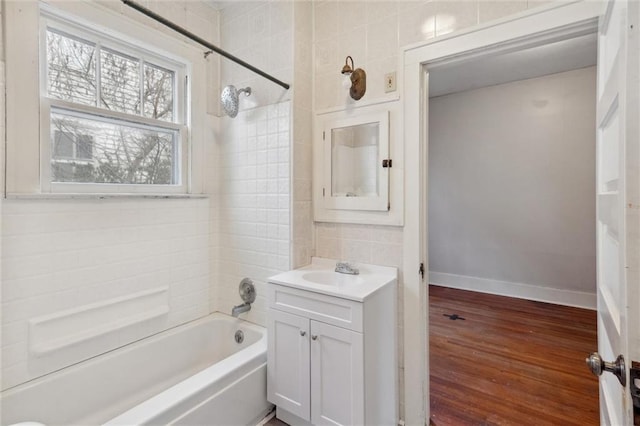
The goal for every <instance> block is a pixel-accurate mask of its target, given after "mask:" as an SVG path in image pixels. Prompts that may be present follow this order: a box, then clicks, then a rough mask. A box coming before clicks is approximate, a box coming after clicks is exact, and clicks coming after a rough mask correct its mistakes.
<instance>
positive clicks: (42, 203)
mask: <svg viewBox="0 0 640 426" xmlns="http://www.w3.org/2000/svg"><path fill="white" fill-rule="evenodd" d="M209 280H210V271H209V200H208V199H189V200H127V201H123V200H117V199H108V200H83V201H80V200H55V201H54V200H5V201H4V203H3V211H2V305H1V306H2V314H1V316H2V389H6V388H8V387H11V386H15V385H17V384H19V383H22V382H24V381H26V380H30V379H32V378H34V376H33V372H32V371H31V370H32V369H30V368H29V365H28V359H29V353H28V346H27V339H28V333H27V327H28V321H29V320H30V319H32V318H34V317H41V316H43V315H47V314H53V313H56V312H60V311H63V310H67V309H72V308H78V307H83V306H85V305H89V304H91V303H96V302H101V301H106V300H109V299H112V298H116V297H120V296H124V295H128V294H132V293H136V292H139V291H143V290H148V289H155V288H160V287H165V286H166V287H169V306H170V312H169V314H168V315H167V318H166V320H165V321H164V324H162V326H163V327H162V328H169V327H173V326H175V325H178V324H181V323H184V322H186V321H190V320H193V319H195V318H198V317H200V316H203V315H206V314H207V313H208V312H209V303H208V301H209ZM162 328H160V329H158V328H156V329H154V330H150V331H149V332H150V333H152V332H158V331H160V330H161V329H162Z"/></svg>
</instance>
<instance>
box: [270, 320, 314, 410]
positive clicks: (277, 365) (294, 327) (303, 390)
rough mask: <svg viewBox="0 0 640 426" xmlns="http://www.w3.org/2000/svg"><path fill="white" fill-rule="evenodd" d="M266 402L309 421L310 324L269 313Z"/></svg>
mask: <svg viewBox="0 0 640 426" xmlns="http://www.w3.org/2000/svg"><path fill="white" fill-rule="evenodd" d="M268 336H269V339H268V340H267V342H268V343H267V347H268V353H267V355H268V357H267V399H268V400H269V402H271V403H272V404H275V405H277V406H278V407H281V408H283V409H285V410H287V411H289V412H290V413H292V414H295V415H296V416H298V417H301V418H303V419H305V420H309V419H310V396H309V391H310V384H309V320H308V319H307V318H303V317H299V316H297V315H292V314H287V313H285V312H281V311H278V310H276V309H269V321H268Z"/></svg>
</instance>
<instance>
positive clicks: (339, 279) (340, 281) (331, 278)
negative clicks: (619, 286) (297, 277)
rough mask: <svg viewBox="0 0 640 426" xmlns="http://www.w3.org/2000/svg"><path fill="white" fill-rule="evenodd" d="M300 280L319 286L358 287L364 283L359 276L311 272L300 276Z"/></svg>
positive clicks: (331, 272) (330, 272)
mask: <svg viewBox="0 0 640 426" xmlns="http://www.w3.org/2000/svg"><path fill="white" fill-rule="evenodd" d="M302 279H303V280H307V281H309V282H312V283H314V284H320V285H335V286H347V285H359V284H363V283H364V279H363V278H362V277H361V276H360V275H349V274H340V273H338V272H333V271H312V272H306V273H304V274H302Z"/></svg>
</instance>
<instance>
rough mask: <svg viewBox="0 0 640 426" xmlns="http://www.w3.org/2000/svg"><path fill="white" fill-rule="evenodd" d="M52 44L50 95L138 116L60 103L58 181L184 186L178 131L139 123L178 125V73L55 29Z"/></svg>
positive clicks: (54, 133)
mask: <svg viewBox="0 0 640 426" xmlns="http://www.w3.org/2000/svg"><path fill="white" fill-rule="evenodd" d="M46 48H47V66H48V71H47V82H48V84H47V89H48V94H49V96H50V97H52V98H55V99H61V100H64V101H67V102H71V103H77V104H81V105H90V106H93V107H97V108H99V109H103V110H105V111H115V112H118V113H125V114H128V115H131V116H132V117H131V119H130V120H124V119H121V118H120V117H110V118H105V117H108V116H109V115H108V114H104V116H101V114H98V113H96V114H95V115H94V114H91V113H88V112H87V111H86V109H82V108H79V110H78V111H73V110H67V109H66V107H65V108H64V109H63V108H60V107H52V108H51V116H50V119H51V121H50V122H51V153H52V155H51V180H52V182H90V183H113V184H136V185H173V184H178V183H179V182H178V180H179V176H178V175H177V173H176V170H177V167H176V164H177V162H178V158H177V157H178V156H177V152H178V149H177V146H178V143H179V140H180V138H179V134H178V132H177V131H176V130H173V129H171V128H167V129H163V128H162V124H161V123H159V124H158V125H154V126H152V125H148V124H146V123H144V124H143V123H139V122H136V121H135V117H145V118H149V119H154V120H160V121H162V122H169V123H173V122H174V119H175V117H174V93H175V72H174V71H171V70H168V69H165V68H162V67H160V66H157V65H154V64H150V63H147V62H145V61H144V60H143V59H142V58H136V57H132V56H130V55H127V54H125V53H122V52H117V51H115V50H113V49H107V48H104V47H101V46H100V45H96V44H95V43H91V42H89V41H85V40H81V39H78V38H76V37H72V36H69V35H66V34H63V33H61V32H57V31H55V30H51V29H48V30H47V43H46ZM97 61H99V63H96V62H97Z"/></svg>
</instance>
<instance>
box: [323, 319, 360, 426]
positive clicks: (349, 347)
mask: <svg viewBox="0 0 640 426" xmlns="http://www.w3.org/2000/svg"><path fill="white" fill-rule="evenodd" d="M311 339H312V340H311V422H312V423H313V424H314V425H362V424H364V420H365V419H364V358H363V338H362V334H361V333H357V332H355V331H351V330H346V329H344V328H339V327H335V326H333V325H328V324H325V323H321V322H317V321H311Z"/></svg>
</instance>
